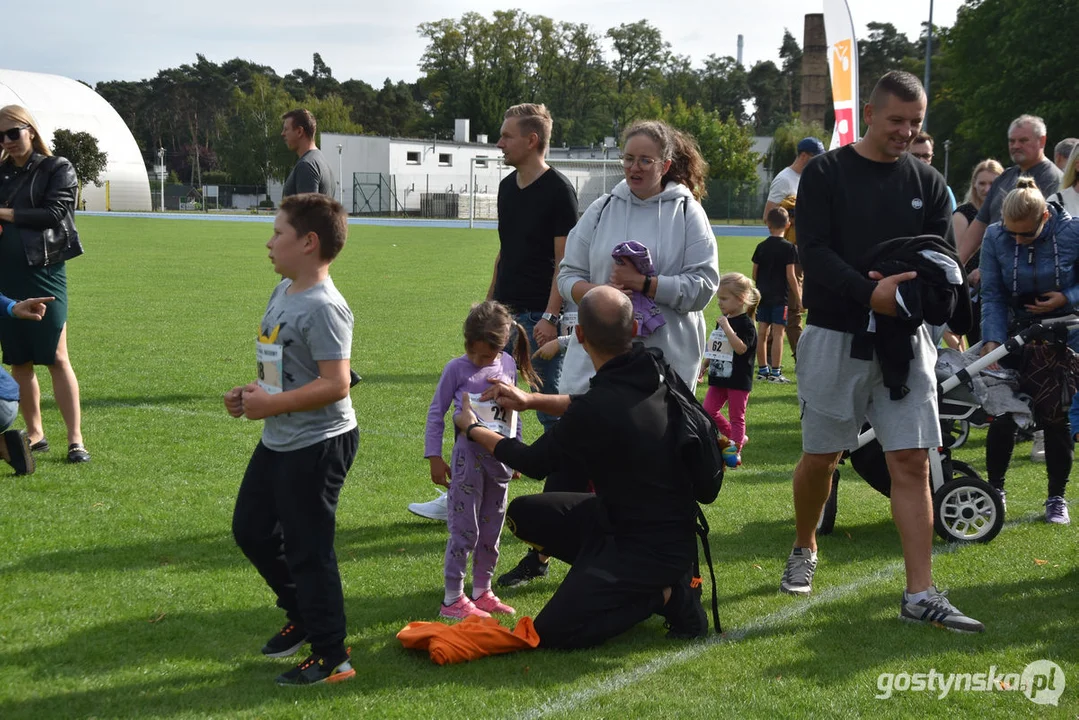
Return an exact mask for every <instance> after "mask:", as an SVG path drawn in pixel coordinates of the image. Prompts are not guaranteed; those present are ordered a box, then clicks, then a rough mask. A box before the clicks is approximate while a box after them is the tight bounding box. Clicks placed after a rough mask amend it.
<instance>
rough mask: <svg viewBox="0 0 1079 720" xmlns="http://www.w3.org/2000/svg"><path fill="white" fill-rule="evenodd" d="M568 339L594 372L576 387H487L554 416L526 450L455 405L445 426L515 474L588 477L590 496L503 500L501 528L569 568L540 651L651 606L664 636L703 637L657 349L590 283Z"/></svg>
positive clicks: (625, 305) (639, 616)
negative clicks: (560, 390) (665, 629)
mask: <svg viewBox="0 0 1079 720" xmlns="http://www.w3.org/2000/svg"><path fill="white" fill-rule="evenodd" d="M578 321H579V324H578V326H577V328H576V333H577V339H578V340H579V341H580V343H581V344H582V345H583V347H584V349H585V351H586V352H587V353H588V355H589V357H590V358H591V359H592V362H593V364H594V365H595V367H596V375H595V377H594V378H593V380H592V381H591V387H590V389H589V391H588V392H587V393H585V394H584V395H577V396H573V397H572V398H571V397H570V396H568V395H543V394H533V393H525V392H522V391H521V390H519V389H518V388H516V387H512V386H508V385H503V384H499V385H496V386H494V387H493V388H492V389H491V390H490V391H488V393H487V394H486V395H489V396H490V397H492V398H495V399H496V400H497V401H498V403H499V404H500V405H502V406H503V407H504V408H507V409H513V410H518V411H521V410H528V409H532V410H537V411H542V412H545V413H548V414H550V415H557V416H561V418H562V419H561V421H560V422H558V423H557V424H555V425H554V426H552V427H551V429H550V430H548V431H547V432H546V433H544V435H543V436H542V437H540V438H539V439H538V440H537V441H536V442H535V443H533V444H532V445H531V446H529V445H525V444H524V443H521V442H519V441H517V440H516V439H513V438H504V437H502V436H501V435H499V434H497V433H495V432H494V431H492V430H489V429H487V428H486V427H484V426H483V425H482V424H480V423H479V422H478V421H477V419H476V416H475V414H474V413H473V412H472V409H471V406H469V405H468V404H466V405H465V406H464V408H463V409H462V412H461V413H460V414H459V415H458V416H457V417H456V418H455V422H456V424H457V426H458V427H459V428H461V430H462V431H464V432H466V433H468V436H469V439H471V440H473V441H475V442H478V443H479V444H480V445H482V446H484V447H485V448H486V449H487V450H489V451H491V452H493V453H494V455H495V457H496V458H498V459H499V460H500V461H501V462H504V463H506V464H507V465H509V466H510V467H512V468H514V469H515V470H518V471H520V472H521V473H522V474H524V475H527V476H529V477H533V478H543V477H545V476H546V475H548V474H549V473H551V472H556V471H566V470H572V471H573V472H574V473H575V474H576V473H581V474H583V475H584V476H587V477H589V478H591V480H592V483H593V485H594V487H595V491H596V492H595V494H594V495H592V494H588V493H564V492H554V493H543V494H540V495H528V496H522V497H518V498H517V499H515V500H514V501H513V502H511V503H510V506H509V509H508V510H507V513H506V520H507V523H508V526H509V528H510V531H511V532H513V534H514V535H516V536H517V537H519V538H521V539H522V540H524V541H525V542H526V543H528V544H530V545H532V546H533V547H535V548H537V549H538V550H539V551H540V552H542V553H543V554H544V555H550V556H553V557H556V558H558V559H559V560H562V561H564V562H566V563H569V564H570V565H572V567H571V568H570V571H569V574H568V575H567V576H566V579H565V580H564V581H563V583H562V584H561V585H560V586H559V588H558V589H557V590H556V591H555V594H554V596H553V597H552V598H551V600H550V601H549V602H548V603H547V605H546V606H545V607H544V608H543V610H541V611H540V613H539V614H538V615H537V616H536V618H535V621H534V623H535V628H536V632H537V633H538V634H539V637H540V647H548V648H564V649H569V648H581V647H590V646H593V645H598V644H600V643H602V642H604V641H605V640H608V639H610V638H612V637H614V636H616V635H619V634H621V633H623V632H625V631H626V630H628V629H629V628H631V627H633V626H634V625H636V624H637V623H639V622H642V621H643V620H646V619H647V618H648V617H650V616H651V615H653V614H657V613H658V614H661V615H663V616H664V617H666V619H667V624H668V626H669V628H670V632H669V633H668V636H671V637H682V638H691V637H703V636H704V635H706V634H707V632H708V619H707V616H706V615H705V612H704V608H703V607H702V606H701V590H700V580H699V578H694V577H693V575H694V573H693V567H694V561H695V560H696V557H697V545H696V536H695V535H694V520H695V518H696V513H697V505H696V503H695V502H694V499H693V493H692V488H691V487H690V482H689V480H688V478H686V477H685V476H684V475H682V474H681V473H679V472H678V471H677V470H676V469H675V468H677V467H678V460H677V457H676V453H675V447H674V439H673V437H674V436H673V432H672V431H671V430H669V429H668V418H669V413H668V410H669V408H670V406H671V405H672V404H673V403H675V402H676V400H675V399H674V398H673V397H672V396H670V395H669V393H668V390H667V386H666V385H665V383H664V382H663V379H662V374H663V373H667V372H673V371H672V370H670V368H669V367H668V366H667V363H666V362H665V361H664V360H663V355H662V352H660V351H658V350H656V349H646V348H645V347H644V346H643V345H633V343H632V341H633V337H634V335H635V334H636V321H635V320H634V319H633V306H632V304H631V303H630V301H629V299H628V298H627V297H626V296H625V295H624V294H623V293H621V292H619V291H618V290H616V289H614V288H612V287H608V286H600V287H596V288H593V289H592V290H590V291H589V292H588V294H587V295H585V297H584V298H583V299H582V301H581V303H580V308H579V314H578Z"/></svg>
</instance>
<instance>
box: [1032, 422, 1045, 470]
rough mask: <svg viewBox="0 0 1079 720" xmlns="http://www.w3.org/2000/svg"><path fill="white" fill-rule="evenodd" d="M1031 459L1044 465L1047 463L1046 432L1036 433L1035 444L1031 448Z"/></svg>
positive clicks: (1039, 431)
mask: <svg viewBox="0 0 1079 720" xmlns="http://www.w3.org/2000/svg"><path fill="white" fill-rule="evenodd" d="M1030 459H1031V461H1032V462H1036V463H1043V462H1045V431H1044V430H1035V431H1034V444H1033V445H1032V446H1031V448H1030Z"/></svg>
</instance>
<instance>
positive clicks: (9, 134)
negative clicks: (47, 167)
mask: <svg viewBox="0 0 1079 720" xmlns="http://www.w3.org/2000/svg"><path fill="white" fill-rule="evenodd" d="M28 127H30V126H29V125H20V126H19V127H13V128H11V129H10V130H0V138H4V137H6V138H7V139H8V140H10V141H11V142H15V141H16V140H18V139H19V136H20V135H22V131H23V130H25V129H26V128H28Z"/></svg>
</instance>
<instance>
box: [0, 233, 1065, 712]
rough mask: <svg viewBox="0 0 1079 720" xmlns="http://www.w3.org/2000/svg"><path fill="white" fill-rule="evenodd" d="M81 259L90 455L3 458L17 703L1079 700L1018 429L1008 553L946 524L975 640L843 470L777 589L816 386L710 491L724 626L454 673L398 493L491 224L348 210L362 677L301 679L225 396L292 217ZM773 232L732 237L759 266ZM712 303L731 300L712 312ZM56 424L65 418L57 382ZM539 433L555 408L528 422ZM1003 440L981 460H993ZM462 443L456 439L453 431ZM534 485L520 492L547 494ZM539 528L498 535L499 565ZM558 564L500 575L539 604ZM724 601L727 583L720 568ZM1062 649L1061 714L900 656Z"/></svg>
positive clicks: (79, 307)
mask: <svg viewBox="0 0 1079 720" xmlns="http://www.w3.org/2000/svg"><path fill="white" fill-rule="evenodd" d="M79 226H80V231H81V234H82V236H83V241H84V244H85V245H86V247H87V254H86V256H85V257H83V258H80V259H78V260H76V261H74V262H72V263H71V264H70V266H69V278H70V292H71V297H72V298H73V302H72V309H71V317H70V330H69V334H70V348H71V354H72V358H73V362H74V364H75V369H76V372H77V373H78V376H79V380H80V383H81V386H82V397H83V413H84V430H85V435H86V441H87V445H88V447H89V449H90V451H91V452H92V453H93V458H94V459H93V462H92V463H90V464H88V465H85V466H69V465H67V464H66V463H65V462H64V461H63V453H61V452H58V451H57V450H54V451H53V452H52V453H51V455H47V456H45V457H43V458H42V459H41V460H40V462H39V466H38V471H37V474H35V475H34V476H32V477H28V478H16V477H10V476H4V477H0V507H2V508H3V509H2V510H0V547H2V548H4V553H3V556H2V558H0V717H2V718H53V717H71V718H88V717H94V718H157V717H162V718H189V717H190V718H195V717H199V718H201V717H228V718H234V717H239V718H296V717H312V718H315V717H318V718H347V717H371V718H443V717H449V716H456V717H462V718H472V717H475V718H496V717H497V718H538V717H554V718H579V717H580V718H618V719H620V720H622V719H625V718H638V717H641V718H653V717H655V718H660V717H663V718H665V717H685V718H714V717H720V716H724V717H770V718H785V717H799V718H801V717H825V718H834V717H859V716H872V717H897V718H898V717H903V718H906V717H991V716H992V717H1009V718H1010V717H1039V718H1040V717H1069V718H1072V717H1077V716H1079V700H1077V698H1079V642H1077V641H1079V613H1077V601H1076V592H1077V590H1079V569H1077V563H1076V557H1077V556H1079V540H1077V533H1076V527H1077V526H1076V525H1072V526H1068V527H1050V526H1047V525H1046V524H1045V523H1044V522H1042V521H1041V517H1042V514H1041V511H1042V508H1041V503H1042V501H1043V500H1044V492H1045V470H1044V466H1040V465H1033V464H1032V463H1031V462H1030V461H1029V459H1028V455H1029V449H1030V445H1029V444H1021V445H1019V446H1018V448H1017V452H1016V459H1015V461H1014V463H1013V466H1014V467H1013V472H1012V474H1011V476H1010V478H1009V495H1008V503H1009V512H1010V515H1009V522H1008V524H1007V526H1006V527H1005V529H1004V531H1003V532H1002V533H1001V535H1000V536H999V537H998V538H997V539H996V540H994V541H993V542H991V543H989V544H987V545H976V546H964V547H953V546H948V545H945V544H944V543H941V542H940V541H939V540H938V541H937V543H936V550H937V554H936V558H935V573H936V577H937V581H938V583H939V584H940V585H942V586H943V587H947V588H950V589H951V591H952V592H951V597H952V599H953V600H954V601H955V602H956V604H957V605H958V606H959V607H960V608H961V609H963V610H964V611H966V612H967V613H969V614H971V615H973V616H975V617H977V618H978V619H980V620H982V621H983V622H984V623H985V624H986V626H987V631H986V632H985V633H984V634H982V635H977V636H969V635H958V634H953V633H949V632H945V631H941V630H936V629H933V628H929V627H920V626H910V625H907V624H904V623H900V622H899V621H898V620H897V614H898V601H899V595H900V592H901V590H902V586H903V570H902V564H901V562H900V554H899V547H898V539H897V535H896V532H895V529H894V526H893V525H892V523H891V519H890V513H889V509H888V504H887V500H886V499H884V498H883V497H881V496H880V495H878V494H877V493H876V492H875V491H873V490H872V489H870V488H869V487H868V486H867V485H866V484H865V483H864V482H862V481H861V480H860V479H859V478H858V477H857V476H856V475H855V474H854V472H853V470H850V469H849V468H845V469H844V474H843V478H844V479H843V482H842V484H841V486H840V495H839V520H838V522H837V528H836V532H835V533H834V534H833V535H831V536H829V537H826V538H822V539H821V542H820V547H821V552H820V557H821V563H820V566H819V568H818V572H817V580H816V583H815V589H816V592H815V594H814V596H813V597H811V598H810V599H808V600H805V599H796V598H791V597H787V596H785V595H782V594H780V593H779V592H778V583H779V576H780V573H781V571H782V567H783V563H784V560H785V558H786V555H787V553H788V551H789V548H790V544H791V541H792V539H793V510H792V506H791V490H790V477H791V471H792V468H793V466H794V463H795V462H796V460H797V457H798V453H799V448H800V440H799V426H798V415H797V408H796V398H795V388H794V386H793V385H790V386H773V385H763V386H758V387H756V388H755V389H754V391H753V394H752V396H751V399H750V403H749V411H748V426H749V428H748V431H749V434H750V436H751V438H752V441H751V443H750V444H749V445H748V446H747V448H746V452H745V465H744V466H743V467H742V468H740V469H738V470H737V471H734V472H731V473H730V474H729V475H728V480H727V483H726V485H725V487H724V490H723V492H722V494H721V495H720V497H719V500H718V501H717V502H716V503H715V504H714V505H712V506H709V507H708V508H707V509H706V512H707V514H708V517H709V520H710V522H711V526H712V548H713V552H714V554H715V557H716V560H717V572H718V576H719V596H720V603H721V607H720V610H721V617H722V620H723V622H724V625H725V629H726V630H727V631H728V634H727V636H726V638H724V639H719V638H715V637H713V638H712V639H711V640H709V641H707V642H697V643H677V642H669V641H667V640H666V639H665V638H664V636H663V634H664V630H663V627H662V621H661V618H658V617H657V618H654V619H653V620H652V621H650V622H648V623H645V624H644V625H642V626H639V627H638V628H636V629H634V630H632V631H631V632H629V633H627V634H626V635H624V636H623V637H620V638H618V639H616V640H615V641H613V642H611V643H609V644H607V645H605V646H603V647H600V648H597V649H594V650H589V651H580V652H573V653H558V652H530V653H522V654H516V655H508V656H501V657H496V658H489V659H486V660H482V661H479V662H475V663H471V664H465V665H459V666H450V667H438V666H436V665H433V664H432V663H431V662H430V660H429V659H428V658H427V656H426V655H421V654H414V653H411V652H406V651H404V650H403V649H401V647H400V645H399V644H398V642H397V640H396V639H395V637H394V634H395V633H396V632H397V631H398V630H399V629H401V627H403V626H404V625H405V623H406V622H409V621H412V620H433V619H435V617H436V614H437V609H438V604H439V602H440V599H441V596H442V552H443V549H444V546H445V528H444V526H443V525H441V524H439V523H435V522H430V521H424V520H420V519H418V518H415V517H413V516H412V515H410V514H409V513H408V512H407V511H406V510H405V506H406V504H407V503H409V502H412V501H416V500H426V499H430V498H432V497H434V494H435V493H434V490H433V487H432V486H431V484H430V480H429V478H428V476H427V464H426V462H425V461H424V460H423V457H422V454H423V453H422V445H423V443H422V434H423V425H424V419H425V415H426V411H427V406H428V404H429V402H430V399H431V394H432V392H433V391H434V387H435V384H436V382H437V379H438V376H439V372H440V370H441V368H442V366H443V364H444V363H445V362H446V361H447V360H448V359H450V358H451V357H454V356H456V355H458V354H460V353H461V351H462V348H461V337H460V326H461V322H462V320H463V319H464V316H465V314H466V313H467V310H468V307H469V305H470V303H471V302H472V301H474V300H476V299H478V298H482V296H483V294H484V292H485V291H486V288H487V283H488V282H489V279H490V271H491V259H492V258H493V256H494V254H495V252H496V247H497V239H496V236H495V233H494V232H493V231H479V230H477V231H467V230H429V229H411V228H383V227H354V228H353V229H352V234H351V239H350V244H349V246H348V247H347V248H346V249H345V251H344V253H343V254H342V256H341V258H340V260H339V261H338V262H337V263H336V264H335V265H334V269H333V276H334V280H335V282H336V283H337V286H338V287H339V288H340V289H341V291H342V292H343V293H344V295H345V297H346V298H347V299H348V300H349V303H350V304H351V306H352V308H353V311H354V312H355V316H356V333H355V344H354V347H353V366H354V367H355V369H356V370H357V371H359V372H360V373H361V374H362V375H363V378H364V379H363V382H362V383H361V384H360V385H359V386H357V387H356V388H354V390H353V393H352V399H353V402H354V404H355V406H356V410H357V415H358V417H359V423H360V428H361V432H362V435H361V444H360V453H359V456H358V458H357V461H356V463H355V465H354V466H353V468H352V472H351V474H350V476H349V479H348V482H347V483H346V485H345V489H344V491H343V493H342V496H341V503H340V507H339V510H338V531H337V551H338V555H339V558H340V563H341V573H342V578H343V581H344V586H345V600H346V611H347V614H348V627H349V637H348V643H349V644H350V645H351V647H352V656H353V662H354V665H355V666H356V668H357V673H358V675H357V678H356V680H354V681H352V682H350V683H346V684H343V685H339V686H332V687H318V688H309V689H294V688H279V687H276V686H275V685H274V684H273V678H274V677H275V676H276V675H277V674H278V673H279V672H281V671H283V670H284V669H286V668H287V667H289V661H287V660H278V661H272V660H267V659H265V658H263V657H262V656H261V655H260V654H259V648H260V647H261V644H262V642H263V641H264V640H265V638H266V637H268V636H269V635H270V634H271V633H272V632H274V631H275V630H276V629H277V628H278V627H280V625H281V623H282V621H283V618H282V615H281V613H280V612H279V611H278V610H276V608H274V607H273V602H272V599H271V597H270V594H269V592H268V590H267V589H266V588H265V586H264V585H263V583H262V581H261V579H260V578H259V577H258V576H257V575H256V573H255V572H254V570H253V569H252V568H251V567H250V566H249V564H248V563H247V561H246V560H245V559H244V558H243V557H242V555H241V554H240V552H239V550H238V549H237V548H236V547H235V545H234V543H233V540H232V537H231V532H230V521H231V513H232V506H233V501H234V497H235V492H236V488H237V486H238V484H239V480H240V477H241V475H242V473H243V469H244V467H245V465H246V463H247V459H248V457H249V455H250V452H251V450H252V448H253V446H254V444H255V443H256V441H257V438H258V435H259V432H260V424H259V423H254V422H248V421H244V420H234V419H232V418H229V417H228V416H227V415H226V413H225V411H224V408H223V407H222V403H221V394H222V393H223V392H224V391H225V390H226V389H228V388H229V387H232V386H233V385H236V384H240V383H245V382H248V381H250V380H251V379H252V376H253V372H254V357H253V349H252V341H253V340H254V337H255V332H256V328H257V324H258V321H259V320H260V318H261V316H262V312H263V309H264V307H265V302H266V300H267V298H268V296H269V292H270V290H271V289H272V287H273V285H274V283H275V279H276V278H275V276H274V275H273V273H272V270H271V267H270V264H269V261H268V260H267V258H266V250H265V248H264V245H263V244H264V242H265V240H266V238H267V236H268V233H269V231H270V227H269V225H265V224H245V223H224V222H212V223H211V222H190V221H188V222H185V221H177V220H172V221H153V220H137V219H125V218H90V217H87V218H82V219H81V220H80V222H79ZM754 244H755V241H754V240H753V239H748V238H747V239H733V238H722V239H721V240H720V262H721V265H722V268H723V269H724V270H725V271H727V270H742V271H748V269H749V256H750V254H751V252H752V249H753V247H754ZM715 312H716V311H715V310H714V309H712V310H710V311H709V315H710V316H712V315H714V314H715ZM42 381H43V394H44V396H45V398H44V400H43V405H44V410H45V422H46V429H47V433H48V435H49V437H50V438H52V439H53V440H54V443H53V445H54V446H61V445H62V442H55V441H62V439H63V426H62V423H61V421H60V418H59V414H58V412H57V411H56V407H55V404H54V403H53V402H52V398H51V389H50V386H49V383H48V375H47V373H44V372H43V373H42ZM525 422H526V431H527V434H528V435H531V436H533V437H534V435H535V432H536V429H537V428H538V423H536V421H535V419H534V418H531V417H529V418H526V420H525ZM984 438H985V433H984V431H975V432H974V433H973V437H972V438H971V441H970V442H969V443H968V444H967V445H966V446H965V447H964V448H962V449H961V450H960V451H959V452H958V453H957V455H958V457H959V458H960V459H963V460H966V461H968V462H971V463H973V464H974V465H975V467H977V468H979V469H984ZM447 452H448V445H447ZM538 490H539V485H538V484H536V483H533V482H531V481H528V480H521V481H519V482H515V483H513V484H512V485H511V494H514V495H516V494H524V493H530V492H536V491H538ZM523 550H524V546H523V545H522V544H521V543H520V542H518V541H517V540H516V539H515V538H513V537H512V536H510V535H509V534H508V533H505V534H504V536H503V546H502V561H501V562H500V565H499V572H501V571H504V570H506V569H508V568H510V567H512V566H513V565H514V564H515V563H516V562H517V560H518V559H519V557H520V555H521V554H522V552H523ZM564 573H565V567H564V566H561V567H554V569H553V570H552V576H551V578H549V579H548V580H546V581H539V582H534V583H532V584H531V585H529V586H526V587H524V588H522V589H518V590H515V591H507V592H504V593H502V597H503V599H504V600H506V601H507V602H508V603H510V604H512V605H514V606H516V608H517V610H518V613H519V614H525V615H534V614H535V613H536V612H537V611H538V610H539V609H540V608H541V607H542V605H543V603H544V601H545V599H546V598H547V597H549V595H550V593H551V591H552V589H553V588H554V586H555V583H557V582H558V580H559V579H560V578H561V577H562V576H563V575H564ZM706 595H707V588H706ZM1039 659H1048V660H1052V661H1054V662H1056V663H1057V664H1058V665H1060V666H1061V667H1062V668H1063V670H1064V672H1065V674H1066V676H1067V681H1068V683H1069V686H1068V687H1067V689H1066V691H1065V693H1064V695H1063V696H1062V697H1061V699H1060V703H1061V704H1060V706H1058V707H1053V706H1042V705H1035V704H1033V703H1032V702H1030V701H1029V700H1028V699H1027V698H1026V697H1025V696H1024V695H1023V694H1022V693H1021V692H1016V691H1013V692H1005V691H999V690H998V691H996V692H952V693H951V694H949V695H947V696H946V697H945V698H943V699H938V697H937V694H931V693H928V692H896V693H895V694H894V695H893V696H892V697H891V698H890V699H887V700H878V699H876V698H875V695H876V694H878V692H879V691H878V689H877V678H878V675H880V674H881V673H928V672H930V671H931V670H935V671H937V672H938V673H984V672H988V671H989V670H990V668H991V667H994V668H995V669H996V671H997V672H998V673H1021V672H1022V671H1023V669H1024V667H1025V666H1026V665H1027V664H1028V663H1030V662H1032V661H1035V660H1039Z"/></svg>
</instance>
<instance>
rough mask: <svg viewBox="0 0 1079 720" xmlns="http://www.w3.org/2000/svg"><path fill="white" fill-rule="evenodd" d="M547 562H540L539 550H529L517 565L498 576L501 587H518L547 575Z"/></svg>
mask: <svg viewBox="0 0 1079 720" xmlns="http://www.w3.org/2000/svg"><path fill="white" fill-rule="evenodd" d="M547 570H548V568H547V563H544V562H540V559H539V551H538V550H529V551H528V554H527V555H525V556H524V557H523V558H521V562H519V563H517V567H515V568H513V569H512V570H510V571H509V572H508V573H506V574H505V575H502V576H501V577H499V578H498V586H499V587H517V586H518V585H524V584H525V583H526V582H531V581H532V580H535V579H536V578H545V577H547Z"/></svg>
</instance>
